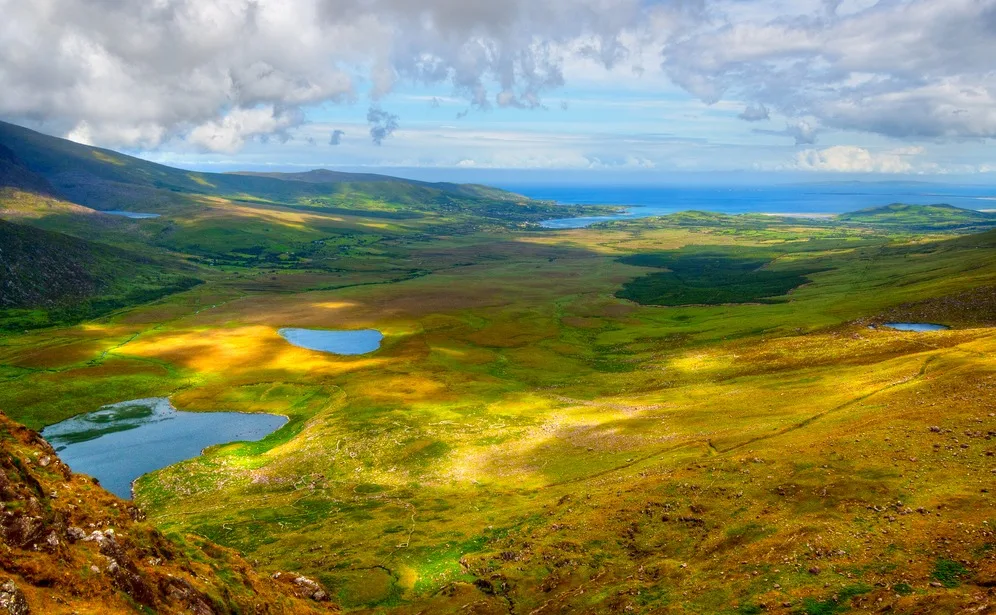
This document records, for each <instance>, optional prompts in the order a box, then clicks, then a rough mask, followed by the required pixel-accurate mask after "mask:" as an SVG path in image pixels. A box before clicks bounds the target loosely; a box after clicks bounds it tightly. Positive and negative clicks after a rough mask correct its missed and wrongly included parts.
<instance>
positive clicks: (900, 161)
mask: <svg viewBox="0 0 996 615" xmlns="http://www.w3.org/2000/svg"><path fill="white" fill-rule="evenodd" d="M925 151H926V150H925V149H924V148H922V147H904V148H897V149H893V150H888V151H885V152H880V153H873V152H871V151H869V150H867V149H865V148H863V147H856V146H853V145H836V146H834V147H828V148H826V149H822V150H816V149H808V150H805V151H802V152H799V153H798V154H797V155H796V159H795V167H796V168H797V169H799V170H802V171H824V172H833V173H890V174H891V173H914V172H916V171H917V169H918V168H919V167H918V165H917V164H916V161H915V160H911V159H912V158H915V157H917V156H920V155H922V154H924V153H925Z"/></svg>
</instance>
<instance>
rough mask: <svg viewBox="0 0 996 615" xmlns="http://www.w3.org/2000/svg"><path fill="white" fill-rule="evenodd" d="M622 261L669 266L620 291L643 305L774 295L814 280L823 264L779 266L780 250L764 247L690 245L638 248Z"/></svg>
mask: <svg viewBox="0 0 996 615" xmlns="http://www.w3.org/2000/svg"><path fill="white" fill-rule="evenodd" d="M620 262H622V263H625V264H628V265H636V266H639V267H655V268H659V269H666V270H667V271H665V272H661V273H651V274H649V275H645V276H643V277H640V278H637V279H635V280H632V281H630V282H627V283H626V284H624V285H623V288H622V290H620V291H619V292H617V293H616V296H617V297H619V298H620V299H629V300H631V301H635V302H637V303H640V304H642V305H664V306H680V305H721V304H726V303H752V302H759V301H772V300H774V299H775V298H777V297H781V296H783V295H785V294H786V293H788V292H789V291H791V290H792V289H794V288H797V287H799V286H801V285H803V284H805V283H806V282H807V281H808V278H807V276H808V275H809V274H812V273H815V272H817V271H819V269H818V268H817V267H813V266H808V267H807V266H806V265H801V266H800V265H792V266H789V267H786V268H782V267H775V268H772V265H773V264H774V262H775V261H774V255H772V253H771V252H766V251H762V250H758V249H749V248H734V249H717V248H685V249H682V250H679V251H675V252H673V253H651V254H637V255H634V256H627V257H623V258H621V259H620Z"/></svg>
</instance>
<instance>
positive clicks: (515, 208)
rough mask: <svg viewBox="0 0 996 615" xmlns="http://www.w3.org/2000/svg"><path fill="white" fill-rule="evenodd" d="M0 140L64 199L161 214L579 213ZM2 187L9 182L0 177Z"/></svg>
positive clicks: (521, 216) (385, 181) (42, 140)
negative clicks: (201, 202)
mask: <svg viewBox="0 0 996 615" xmlns="http://www.w3.org/2000/svg"><path fill="white" fill-rule="evenodd" d="M0 145H2V146H4V147H5V148H6V150H7V151H9V152H11V153H12V154H13V155H14V156H16V157H17V159H18V160H19V162H20V164H21V165H23V167H24V168H25V169H26V170H28V171H29V172H31V173H33V174H35V175H36V176H38V177H41V178H43V179H44V180H45V181H47V182H49V183H50V184H51V186H53V187H54V189H55V190H57V191H58V193H59V194H60V195H61V196H63V197H64V198H66V199H67V200H69V201H72V202H74V203H78V204H80V205H86V206H88V207H92V208H94V209H100V210H114V209H129V208H132V209H134V208H135V207H136V206H137V205H140V207H141V208H142V209H143V211H155V212H158V213H168V212H170V211H174V210H176V208H177V207H179V206H182V205H184V204H186V203H189V202H190V201H191V200H192V199H194V200H196V199H197V198H198V197H206V196H212V197H223V198H226V199H232V200H235V201H244V202H247V203H250V204H260V203H265V204H279V205H285V206H291V207H307V208H308V209H307V210H309V211H310V210H318V211H325V212H332V213H342V211H343V210H347V211H350V212H353V213H361V214H362V213H363V212H372V213H376V212H384V211H388V212H399V211H400V212H403V213H409V214H413V215H415V214H417V215H421V216H426V217H429V218H433V219H434V220H433V222H435V223H436V224H444V225H445V224H459V223H461V222H464V221H461V220H459V219H457V220H454V219H453V218H454V217H456V218H459V217H461V216H464V217H465V216H467V215H471V216H474V217H477V218H483V219H486V220H488V221H490V222H491V223H494V224H501V225H508V224H519V223H530V222H533V223H535V222H539V221H542V220H546V219H550V218H556V217H569V216H571V215H579V214H580V213H581V212H583V211H585V208H579V207H574V208H572V207H557V206H555V205H552V204H550V203H539V202H533V201H530V200H529V199H527V198H525V197H522V196H519V195H515V194H512V193H509V192H504V191H501V190H497V189H493V188H487V187H483V186H464V185H459V184H448V183H440V184H431V183H426V182H418V181H412V180H404V179H399V178H394V177H388V176H380V175H370V174H351V173H339V172H333V171H325V170H320V171H312V172H309V173H296V174H279V173H199V172H191V171H184V170H181V169H174V168H171V167H167V166H164V165H160V164H155V163H152V162H148V161H145V160H141V159H139V158H134V157H131V156H127V155H124V154H120V153H118V152H114V151H111V150H106V149H101V148H95V147H90V146H86V145H80V144H77V143H73V142H71V141H67V140H64V139H58V138H55V137H50V136H48V135H44V134H41V133H38V132H35V131H32V130H29V129H27V128H23V127H20V126H16V125H13V124H8V123H4V122H0ZM0 154H2V152H0ZM0 168H2V167H0ZM2 177H3V176H2V175H0V179H2ZM3 185H13V184H3V183H0V186H3ZM590 209H591V208H589V210H590Z"/></svg>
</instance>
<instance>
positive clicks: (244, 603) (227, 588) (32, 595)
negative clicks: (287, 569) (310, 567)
mask: <svg viewBox="0 0 996 615" xmlns="http://www.w3.org/2000/svg"><path fill="white" fill-rule="evenodd" d="M0 501H2V507H3V512H2V513H0V539H2V542H0V612H3V613H11V614H18V615H21V614H23V615H27V614H29V613H34V614H41V613H45V614H51V615H56V614H60V613H65V614H68V613H76V612H79V611H80V610H84V611H86V612H92V613H98V612H99V613H103V614H116V613H135V612H144V613H152V612H155V613H196V614H198V615H223V614H232V615H234V614H237V613H270V614H273V615H276V614H282V615H305V614H317V613H329V612H333V611H335V610H336V609H335V608H334V607H333V606H331V605H330V603H329V602H328V597H327V596H326V595H325V593H324V592H323V591H322V590H320V589H319V588H318V586H317V584H316V583H315V582H314V581H312V580H311V579H308V578H306V577H301V576H299V575H292V574H281V575H273V576H269V577H267V576H263V575H261V574H258V573H257V572H256V571H255V570H253V568H252V567H251V566H250V565H249V564H248V563H247V562H246V561H245V560H244V559H242V558H241V557H240V556H239V555H237V554H236V553H235V552H233V551H231V550H229V549H225V548H223V547H220V546H218V545H216V544H213V543H211V542H210V541H207V540H204V539H202V538H196V537H186V536H179V535H172V536H169V537H167V536H165V535H163V534H162V533H161V532H159V531H158V530H157V529H155V527H153V526H152V525H151V524H149V523H147V522H145V521H144V517H145V516H144V513H143V512H142V511H141V510H139V509H138V508H136V507H135V506H133V505H131V504H130V503H129V502H125V501H123V500H120V499H118V498H117V497H115V496H113V495H111V494H110V493H108V492H106V491H104V490H103V489H102V488H101V487H100V486H99V484H98V483H97V481H95V480H93V479H91V478H88V477H85V476H81V475H78V474H74V473H73V472H72V471H70V469H69V467H68V466H66V465H65V464H64V463H63V462H62V461H61V460H60V459H59V457H58V455H56V453H55V451H54V450H53V449H52V447H51V446H50V445H49V444H48V443H47V442H45V440H43V439H42V438H41V436H39V435H38V434H37V433H35V432H33V431H31V430H29V429H27V428H26V427H22V426H20V425H18V424H17V423H15V422H13V421H11V420H10V419H9V418H7V416H6V415H4V414H3V413H2V412H0ZM261 605H265V606H261Z"/></svg>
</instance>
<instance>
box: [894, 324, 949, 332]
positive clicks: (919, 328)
mask: <svg viewBox="0 0 996 615" xmlns="http://www.w3.org/2000/svg"><path fill="white" fill-rule="evenodd" d="M883 326H885V327H888V328H890V329H895V330H896V331H914V332H916V333H927V332H930V331H947V330H948V329H950V327H945V326H944V325H932V324H930V323H923V322H887V323H885V325H883Z"/></svg>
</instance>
